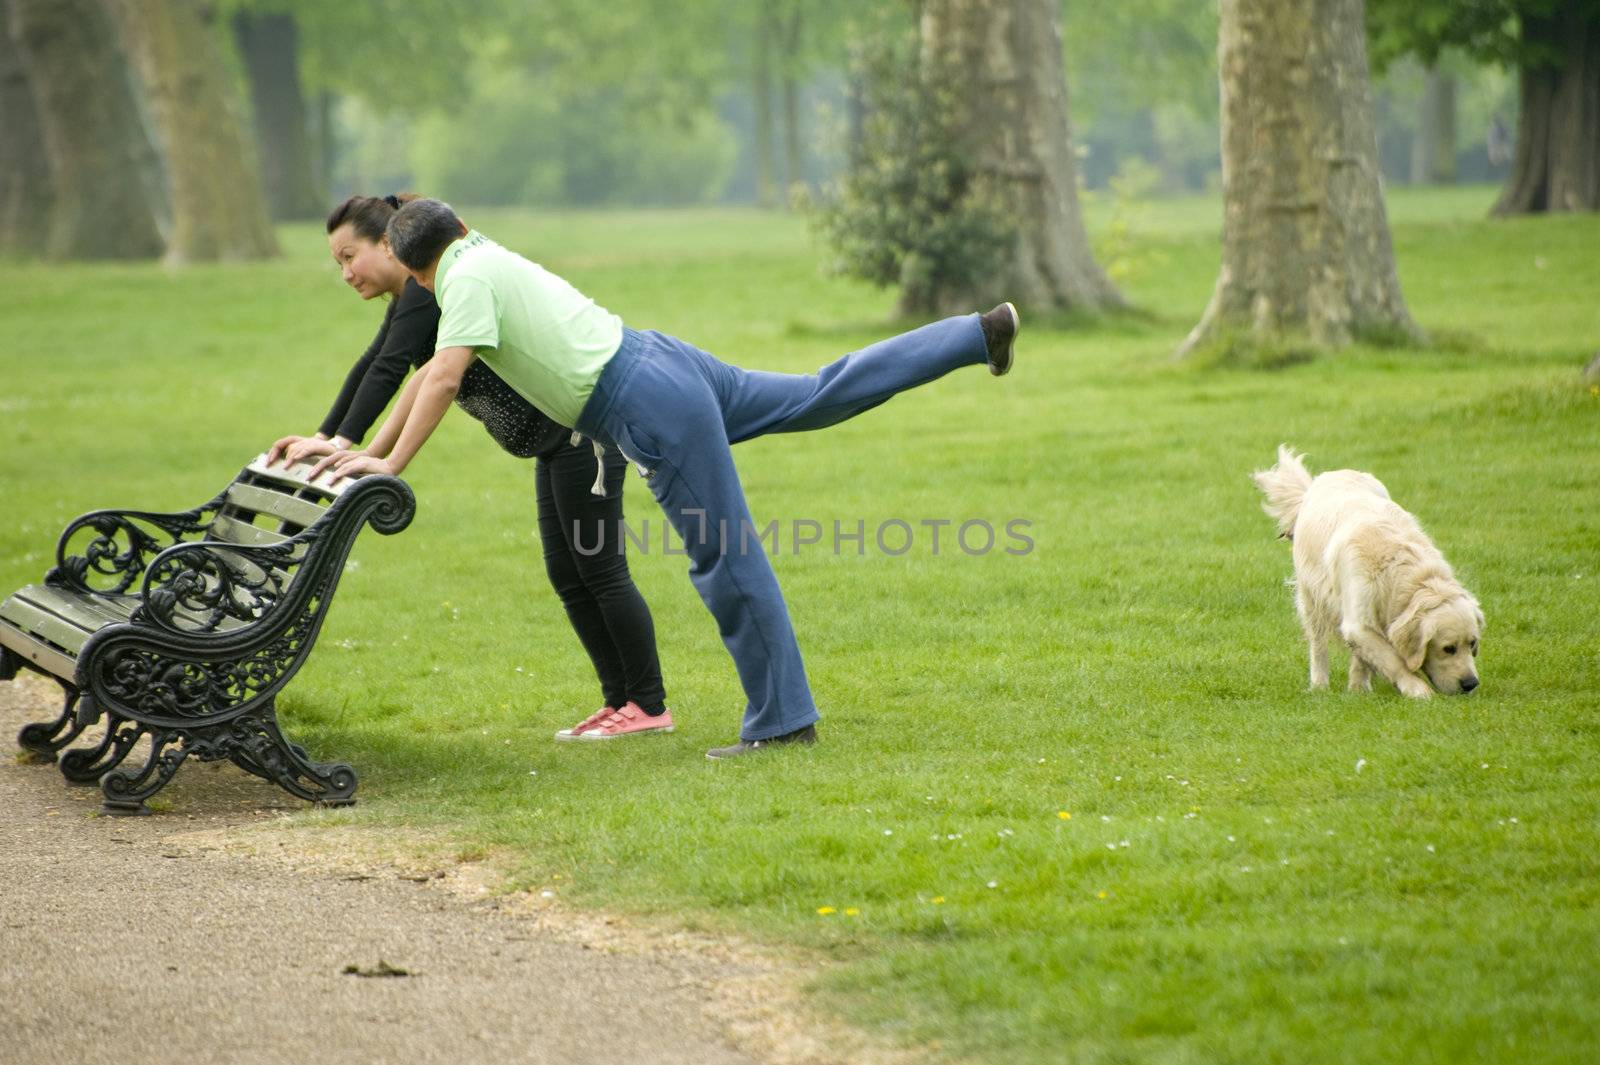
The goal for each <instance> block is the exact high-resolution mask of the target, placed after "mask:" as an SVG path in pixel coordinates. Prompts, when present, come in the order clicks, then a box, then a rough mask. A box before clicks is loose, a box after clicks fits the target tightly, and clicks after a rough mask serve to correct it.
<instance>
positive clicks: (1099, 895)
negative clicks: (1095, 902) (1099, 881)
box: [1094, 891, 1106, 899]
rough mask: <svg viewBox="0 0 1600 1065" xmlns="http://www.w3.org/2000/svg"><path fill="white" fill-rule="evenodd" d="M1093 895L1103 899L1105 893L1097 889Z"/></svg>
mask: <svg viewBox="0 0 1600 1065" xmlns="http://www.w3.org/2000/svg"><path fill="white" fill-rule="evenodd" d="M1094 897H1095V898H1097V899H1103V898H1105V897H1106V893H1105V892H1104V891H1097V892H1095V894H1094Z"/></svg>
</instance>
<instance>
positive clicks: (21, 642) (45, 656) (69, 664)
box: [0, 625, 78, 680]
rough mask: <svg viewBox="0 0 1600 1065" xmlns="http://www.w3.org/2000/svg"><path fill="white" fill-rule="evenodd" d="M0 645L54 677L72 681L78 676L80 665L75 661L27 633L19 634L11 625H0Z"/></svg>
mask: <svg viewBox="0 0 1600 1065" xmlns="http://www.w3.org/2000/svg"><path fill="white" fill-rule="evenodd" d="M0 644H4V645H5V646H7V647H9V648H11V650H13V651H15V652H16V653H17V654H19V655H21V656H22V657H23V658H26V659H27V660H28V661H30V662H32V663H33V664H34V665H36V666H38V667H39V668H40V669H42V670H44V671H45V672H47V673H50V674H51V675H53V676H57V677H61V678H62V679H64V680H71V679H72V678H73V677H75V676H76V675H77V672H78V664H77V662H75V661H74V660H73V659H71V658H69V657H68V656H66V655H64V654H62V653H61V652H60V651H58V650H57V649H56V648H54V647H51V646H50V645H49V644H47V643H43V642H41V641H39V640H36V639H34V638H33V637H32V636H29V635H28V634H27V633H24V632H18V631H17V630H16V629H13V628H12V627H11V626H10V625H0Z"/></svg>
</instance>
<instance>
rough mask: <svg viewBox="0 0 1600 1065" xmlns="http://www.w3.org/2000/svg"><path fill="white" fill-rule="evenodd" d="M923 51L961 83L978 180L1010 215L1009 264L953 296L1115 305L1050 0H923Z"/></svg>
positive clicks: (947, 300)
mask: <svg viewBox="0 0 1600 1065" xmlns="http://www.w3.org/2000/svg"><path fill="white" fill-rule="evenodd" d="M921 30H922V52H923V62H924V64H926V65H927V67H928V70H929V72H930V73H931V74H932V75H933V76H934V77H935V78H938V79H942V81H943V82H944V83H946V84H952V85H960V86H962V91H961V92H960V93H958V94H957V95H956V99H957V100H958V105H957V106H958V112H959V113H958V114H957V115H956V129H957V130H958V131H959V136H960V139H961V141H962V142H963V144H964V145H965V149H966V152H967V158H969V159H970V160H971V161H972V167H973V171H974V175H975V177H974V180H975V182H977V183H978V184H979V185H980V186H981V187H982V188H983V189H984V190H985V191H986V192H987V193H988V194H989V195H991V196H992V197H993V198H994V200H995V201H996V202H997V203H999V204H1001V205H1002V206H1003V208H1004V210H1005V211H1006V213H1007V215H1008V216H1009V218H1010V219H1011V220H1012V222H1013V223H1014V224H1015V227H1016V237H1015V249H1014V251H1013V253H1012V254H1010V255H1009V256H1007V257H1006V260H1005V261H1006V262H1007V264H1008V266H1009V268H1008V269H1006V270H1003V271H1001V272H1000V273H999V275H997V276H995V277H994V278H992V279H991V282H990V283H988V284H985V285H983V286H982V287H981V291H973V292H966V293H946V294H944V296H943V297H942V298H941V300H940V302H941V303H942V304H944V305H945V306H947V307H950V306H964V307H975V306H984V305H986V304H988V303H992V302H995V301H997V300H1002V299H1009V300H1015V301H1017V302H1019V303H1024V304H1026V305H1027V306H1028V307H1029V308H1031V309H1034V310H1052V309H1056V308H1067V307H1074V308H1082V309H1086V310H1094V309H1097V308H1105V307H1114V306H1120V305H1122V303H1123V299H1122V295H1121V294H1120V293H1119V292H1118V291H1117V289H1116V287H1115V286H1114V285H1112V283H1111V281H1110V280H1109V279H1108V278H1107V277H1106V275H1105V273H1104V272H1103V271H1102V270H1101V269H1100V267H1099V266H1098V265H1096V263H1095V261H1094V258H1093V256H1092V255H1091V254H1090V250H1089V238H1088V234H1087V232H1086V231H1085V229H1084V226H1083V215H1082V212H1081V210H1080V208H1079V205H1078V165H1077V160H1076V158H1075V157H1074V155H1073V151H1072V130H1071V125H1070V123H1069V121H1068V116H1067V82H1066V75H1065V72H1064V70H1063V67H1062V51H1061V23H1060V11H1059V4H1058V3H1056V2H1055V0H927V2H926V3H925V4H924V5H923V8H922V21H921Z"/></svg>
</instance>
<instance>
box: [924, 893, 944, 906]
mask: <svg viewBox="0 0 1600 1065" xmlns="http://www.w3.org/2000/svg"><path fill="white" fill-rule="evenodd" d="M928 901H929V902H931V903H933V904H934V905H935V906H941V905H943V904H944V896H943V895H935V896H934V897H933V898H931V899H929V900H928Z"/></svg>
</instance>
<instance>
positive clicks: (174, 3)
mask: <svg viewBox="0 0 1600 1065" xmlns="http://www.w3.org/2000/svg"><path fill="white" fill-rule="evenodd" d="M110 7H111V10H112V12H113V14H114V15H115V16H116V20H117V25H118V26H119V28H120V31H121V36H122V40H123V41H124V43H125V44H126V46H127V49H128V52H129V54H130V55H131V57H132V58H133V61H134V67H135V69H136V70H137V72H138V74H139V78H140V81H141V82H142V84H143V88H144V91H145V99H146V100H147V101H148V105H149V110H150V115H151V118H152V120H153V125H154V126H155V130H156V135H157V138H158V140H159V142H160V145H161V151H162V158H163V160H164V161H165V164H166V166H165V171H166V177H167V202H168V203H169V204H170V205H171V212H172V231H171V234H170V237H169V238H168V242H167V259H168V260H169V261H172V262H198V261H207V260H215V259H259V258H264V257H266V256H271V255H276V254H277V253H278V243H277V238H276V237H274V235H273V233H272V227H271V225H270V223H269V222H268V220H267V211H266V205H265V203H264V202H263V201H262V197H261V186H260V183H259V181H258V180H257V178H256V172H255V165H254V158H253V157H252V155H251V153H250V151H249V149H248V145H247V140H246V133H245V130H244V125H243V122H242V121H241V118H240V115H239V113H238V110H237V109H236V108H235V107H234V106H232V100H233V96H234V93H233V86H232V84H231V83H230V80H229V78H228V73H227V70H226V68H225V67H224V65H223V60H222V54H221V51H220V50H219V48H218V42H217V40H216V38H215V37H214V36H213V33H214V22H215V17H214V13H213V12H212V10H211V8H210V5H209V4H208V3H205V2H203V0H111V5H110Z"/></svg>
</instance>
